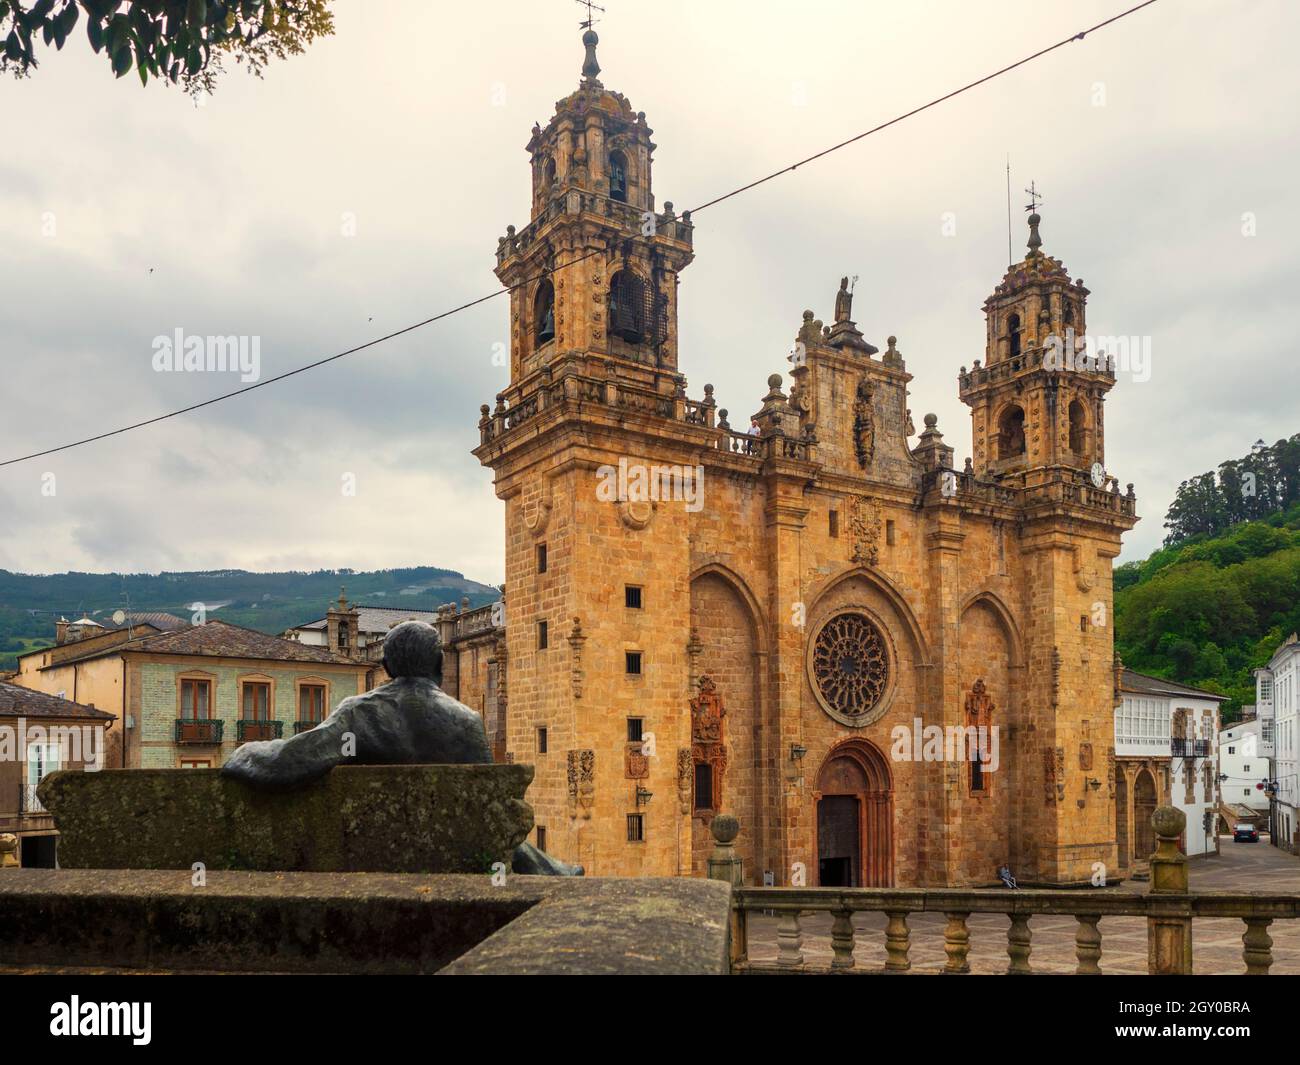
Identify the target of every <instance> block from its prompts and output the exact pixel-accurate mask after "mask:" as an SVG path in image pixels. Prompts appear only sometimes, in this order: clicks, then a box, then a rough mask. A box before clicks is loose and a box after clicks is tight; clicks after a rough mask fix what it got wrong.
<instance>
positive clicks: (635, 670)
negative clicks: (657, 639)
mask: <svg viewBox="0 0 1300 1065" xmlns="http://www.w3.org/2000/svg"><path fill="white" fill-rule="evenodd" d="M624 662H625V664H626V666H627V675H628V676H629V677H639V676H641V652H640V651H627V652H625V653H624Z"/></svg>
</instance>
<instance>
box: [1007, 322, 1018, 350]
mask: <svg viewBox="0 0 1300 1065" xmlns="http://www.w3.org/2000/svg"><path fill="white" fill-rule="evenodd" d="M1007 337H1008V338H1009V340H1010V346H1009V347H1010V351H1011V357H1012V358H1015V357H1016V356H1017V355H1019V354H1020V315H1018V314H1013V315H1012V316H1011V317H1010V318H1008V319H1007Z"/></svg>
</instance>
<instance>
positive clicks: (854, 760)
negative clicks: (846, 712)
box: [813, 737, 894, 887]
mask: <svg viewBox="0 0 1300 1065" xmlns="http://www.w3.org/2000/svg"><path fill="white" fill-rule="evenodd" d="M813 801H814V808H815V810H816V818H815V823H816V836H817V839H816V854H817V881H816V882H817V884H818V885H820V886H837V887H892V886H893V883H894V780H893V774H892V773H891V772H890V768H889V760H888V759H887V758H886V757H885V756H884V754H883V753H882V752H881V750H880V748H879V747H877V746H876V745H875V744H874V743H871V742H870V741H869V740H865V739H861V738H858V737H855V738H853V739H848V740H843V741H841V742H840V743H837V744H836V745H835V746H834V747H832V748H831V749H830V750H829V751H828V752H827V754H826V758H825V759H824V760H823V761H822V764H821V767H820V768H819V769H818V771H817V787H816V789H815V790H814V792H813Z"/></svg>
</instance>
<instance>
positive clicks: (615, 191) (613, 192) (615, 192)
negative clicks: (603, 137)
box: [609, 152, 627, 203]
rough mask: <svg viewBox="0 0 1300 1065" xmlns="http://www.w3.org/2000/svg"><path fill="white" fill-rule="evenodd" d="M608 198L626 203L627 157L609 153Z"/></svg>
mask: <svg viewBox="0 0 1300 1065" xmlns="http://www.w3.org/2000/svg"><path fill="white" fill-rule="evenodd" d="M609 198H610V199H611V200H619V201H621V202H622V203H627V156H626V155H624V154H623V153H622V152H610V153H609Z"/></svg>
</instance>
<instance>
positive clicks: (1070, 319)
mask: <svg viewBox="0 0 1300 1065" xmlns="http://www.w3.org/2000/svg"><path fill="white" fill-rule="evenodd" d="M1065 324H1066V325H1074V304H1073V303H1071V302H1070V301H1069V300H1066V301H1065Z"/></svg>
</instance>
